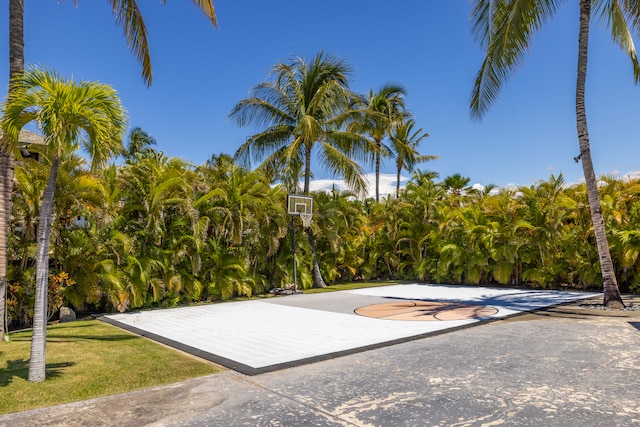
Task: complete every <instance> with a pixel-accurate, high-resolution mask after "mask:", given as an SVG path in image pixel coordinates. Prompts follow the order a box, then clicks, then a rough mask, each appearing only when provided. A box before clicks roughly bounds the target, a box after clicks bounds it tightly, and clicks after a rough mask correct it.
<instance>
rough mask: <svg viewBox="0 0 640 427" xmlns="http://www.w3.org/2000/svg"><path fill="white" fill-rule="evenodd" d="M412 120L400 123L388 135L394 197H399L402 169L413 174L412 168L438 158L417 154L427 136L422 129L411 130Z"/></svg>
mask: <svg viewBox="0 0 640 427" xmlns="http://www.w3.org/2000/svg"><path fill="white" fill-rule="evenodd" d="M414 126H415V121H414V120H413V119H410V120H406V121H402V122H401V123H400V124H399V125H398V126H396V127H395V128H394V129H393V130H392V131H391V134H390V139H391V144H392V147H393V152H394V155H395V157H396V172H397V175H396V197H398V196H399V195H400V174H401V173H402V169H405V170H406V171H407V172H413V168H414V167H415V166H416V165H417V164H419V163H422V162H426V161H429V160H436V159H438V156H428V155H424V154H420V152H418V145H419V144H420V142H421V141H422V140H423V139H425V138H427V137H428V136H429V134H428V133H426V132H423V131H422V128H420V129H417V130H416V131H414V130H413V127H414Z"/></svg>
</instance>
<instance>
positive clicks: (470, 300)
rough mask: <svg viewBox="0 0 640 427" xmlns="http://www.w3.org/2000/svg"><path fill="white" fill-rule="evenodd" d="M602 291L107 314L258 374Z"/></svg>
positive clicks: (307, 297) (301, 299) (406, 288)
mask: <svg viewBox="0 0 640 427" xmlns="http://www.w3.org/2000/svg"><path fill="white" fill-rule="evenodd" d="M598 295H599V294H597V293H586V292H565V291H544V290H527V289H505V288H487V287H468V286H446V285H428V284H406V285H393V286H384V287H378V288H366V289H358V290H351V291H338V292H328V293H321V294H301V295H290V296H284V297H271V298H264V299H259V300H250V301H240V302H229V303H218V304H207V305H197V306H191V307H182V308H172V309H157V310H149V311H140V312H130V313H122V314H112V315H107V316H103V317H102V318H101V319H102V320H104V321H105V322H107V323H111V324H113V325H116V326H119V327H122V328H124V329H127V330H129V331H132V332H134V333H137V334H140V335H142V336H146V337H148V338H150V339H153V340H156V341H159V342H162V343H164V344H167V345H170V346H172V347H175V348H177V349H179V350H182V351H186V352H188V353H191V354H194V355H196V356H198V357H201V358H204V359H207V360H210V361H213V362H215V363H219V364H221V365H223V366H226V367H228V368H231V369H234V370H236V371H239V372H242V373H244V374H248V375H255V374H259V373H263V372H269V371H275V370H278V369H283V368H287V367H291V366H297V365H301V364H306V363H313V362H316V361H320V360H325V359H329V358H333V357H339V356H342V355H346V354H351V353H356V352H360V351H365V350H369V349H373V348H379V347H383V346H388V345H393V344H396V343H401V342H405V341H409V340H414V339H419V338H424V337H427V336H429V335H433V334H437V333H445V332H448V331H451V330H455V329H458V328H462V327H469V326H472V325H476V324H479V323H480V322H486V321H490V320H495V319H500V318H505V317H508V316H513V315H516V314H519V313H524V312H529V311H533V310H537V309H541V308H545V307H550V306H554V305H558V304H564V303H569V302H572V301H577V300H581V299H587V298H593V297H595V296H598Z"/></svg>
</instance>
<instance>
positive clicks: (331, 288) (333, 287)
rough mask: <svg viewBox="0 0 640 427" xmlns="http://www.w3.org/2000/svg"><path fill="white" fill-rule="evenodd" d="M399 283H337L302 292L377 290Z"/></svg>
mask: <svg viewBox="0 0 640 427" xmlns="http://www.w3.org/2000/svg"><path fill="white" fill-rule="evenodd" d="M401 283H404V282H401V281H398V280H389V281H380V282H351V283H338V284H335V285H331V286H327V287H326V288H312V289H305V290H304V291H303V292H304V293H305V294H321V293H323V292H335V291H348V290H351V289H362V288H377V287H379V286H390V285H399V284H401ZM411 283H414V282H411Z"/></svg>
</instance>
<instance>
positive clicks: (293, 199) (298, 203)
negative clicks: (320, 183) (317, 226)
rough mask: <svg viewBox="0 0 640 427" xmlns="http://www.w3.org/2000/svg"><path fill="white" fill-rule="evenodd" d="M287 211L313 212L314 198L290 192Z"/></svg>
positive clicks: (298, 212)
mask: <svg viewBox="0 0 640 427" xmlns="http://www.w3.org/2000/svg"><path fill="white" fill-rule="evenodd" d="M287 212H288V213H289V215H292V216H297V215H300V214H313V198H312V197H309V196H300V195H298V194H289V195H288V196H287Z"/></svg>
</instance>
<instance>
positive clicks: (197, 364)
mask: <svg viewBox="0 0 640 427" xmlns="http://www.w3.org/2000/svg"><path fill="white" fill-rule="evenodd" d="M10 338H11V341H10V342H8V343H7V342H0V414H5V413H9V412H17V411H24V410H27V409H33V408H38V407H42V406H50V405H56V404H60V403H68V402H74V401H78V400H84V399H91V398H94V397H99V396H106V395H110V394H116V393H123V392H127V391H132V390H138V389H142V388H147V387H153V386H157V385H162V384H168V383H172V382H176V381H182V380H185V379H189V378H194V377H198V376H204V375H209V374H214V373H216V372H219V371H220V369H219V368H217V367H216V366H214V365H212V364H209V363H207V362H203V361H201V360H199V359H196V358H194V357H191V356H188V355H185V354H183V353H180V352H178V351H175V350H172V349H170V348H168V347H165V346H162V345H160V344H157V343H155V342H153V341H150V340H148V339H145V338H142V337H139V336H137V335H133V334H131V333H129V332H127V331H123V330H121V329H118V328H116V327H114V326H111V325H108V324H105V323H102V322H100V321H97V320H81V321H76V322H71V323H64V324H59V325H54V326H49V327H48V328H47V379H46V380H45V381H43V382H40V383H30V382H28V381H27V373H28V370H29V353H30V348H31V331H26V332H16V333H12V334H11V335H10Z"/></svg>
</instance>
